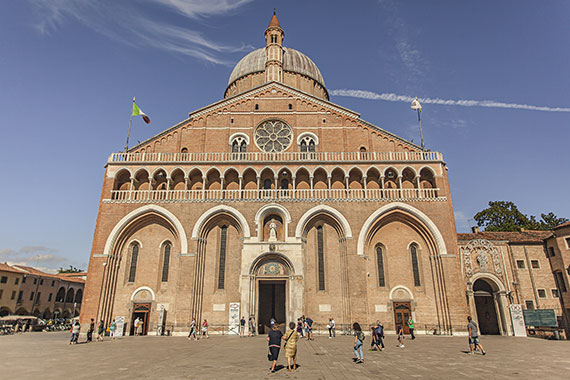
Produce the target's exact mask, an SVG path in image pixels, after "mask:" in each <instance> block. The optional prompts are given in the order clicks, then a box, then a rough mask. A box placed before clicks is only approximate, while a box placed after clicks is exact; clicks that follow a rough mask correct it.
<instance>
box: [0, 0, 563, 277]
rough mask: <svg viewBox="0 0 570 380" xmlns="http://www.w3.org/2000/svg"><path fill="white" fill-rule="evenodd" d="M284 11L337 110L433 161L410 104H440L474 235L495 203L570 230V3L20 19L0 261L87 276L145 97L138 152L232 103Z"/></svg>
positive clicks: (86, 4) (208, 1)
mask: <svg viewBox="0 0 570 380" xmlns="http://www.w3.org/2000/svg"><path fill="white" fill-rule="evenodd" d="M274 7H276V8H277V12H278V17H279V21H280V22H281V25H282V27H283V29H284V30H285V45H286V46H290V47H293V48H295V49H298V50H300V51H302V52H304V53H306V54H307V55H308V56H310V57H311V58H312V59H313V60H314V61H315V63H316V64H317V65H318V66H319V68H320V70H321V72H322V74H323V76H324V78H325V82H326V85H327V88H328V89H329V91H330V92H331V93H332V94H337V95H333V96H332V97H331V100H332V101H333V102H334V103H337V104H340V105H342V106H345V107H347V108H350V109H352V110H355V111H357V112H359V113H361V115H362V118H363V119H365V120H367V121H369V122H372V123H374V124H376V125H378V126H380V127H382V128H384V129H386V130H388V131H390V132H393V133H396V134H398V135H400V136H402V137H404V138H407V139H413V140H414V142H417V143H419V133H418V130H417V119H416V116H415V114H414V113H413V111H412V110H410V108H409V102H408V101H407V100H406V99H407V97H410V96H418V97H420V98H429V99H432V100H431V101H427V102H424V104H423V105H424V108H423V113H422V126H423V128H424V139H425V143H426V146H427V147H428V148H430V149H432V150H437V151H441V152H442V153H443V154H444V158H445V159H446V161H447V163H448V166H449V176H450V180H451V191H452V198H453V204H454V208H455V213H456V218H457V227H458V230H459V231H460V232H461V231H463V232H464V231H467V229H468V227H469V225H472V224H473V220H470V219H471V218H472V217H473V215H474V214H475V213H476V212H477V211H479V210H481V209H483V208H485V207H486V205H487V202H488V201H490V200H512V201H514V202H515V203H516V204H517V205H518V206H519V208H520V209H521V210H522V211H523V212H524V213H527V214H532V215H539V214H540V213H542V212H549V211H553V212H554V213H556V214H557V215H558V216H565V217H570V202H569V201H568V193H569V189H570V175H569V168H570V156H569V154H568V151H569V149H568V146H569V142H570V128H569V118H570V112H569V111H570V110H569V109H568V108H569V107H570V98H569V96H568V94H569V93H570V81H569V78H570V77H569V74H568V67H570V49H568V46H570V2H568V1H564V0H559V1H555V0H550V1H547V2H545V1H538V0H537V1H530V0H529V1H515V0H511V1H508V0H503V1H490V0H489V1H481V0H479V1H475V0H473V1H453V0H447V1H443V0H441V1H437V0H434V1H429V2H428V1H395V0H385V1H367V0H362V1H331V0H328V1H325V0H323V1H320V0H319V1H306V0H305V1H291V0H289V1H262V0H257V1H254V0H241V1H230V0H204V1H198V0H131V1H119V0H116V1H111V0H108V1H107V0H98V1H95V0H22V1H7V2H6V1H5V2H2V3H1V4H0V115H2V121H1V125H2V136H3V142H4V144H3V145H4V146H3V149H1V150H0V162H1V165H2V173H3V174H4V178H3V181H2V182H3V186H1V187H0V199H1V203H0V208H1V213H0V214H1V215H2V216H3V218H1V219H0V261H2V262H3V261H6V260H8V261H11V262H20V263H27V264H31V265H37V266H38V267H43V268H58V267H59V266H67V265H70V264H72V265H76V266H80V267H82V268H84V269H85V268H86V267H87V262H88V258H89V253H90V249H91V243H92V236H93V230H94V226H95V220H96V216H97V207H98V202H99V198H100V192H101V184H102V179H103V173H104V164H105V162H106V159H107V157H108V155H109V154H110V153H111V152H117V151H120V150H121V149H122V148H123V146H124V144H125V138H126V132H127V127H128V119H129V114H130V103H131V99H132V97H133V96H135V95H136V97H137V103H138V104H139V105H140V106H141V108H142V109H143V110H144V112H145V113H147V114H148V115H149V116H150V117H151V119H152V123H151V124H150V126H147V125H145V124H144V123H143V122H142V120H140V119H139V120H135V121H134V123H133V133H132V135H131V142H134V143H136V141H137V140H140V141H142V140H144V139H146V138H148V137H151V136H153V135H154V134H156V133H159V132H160V131H162V130H164V129H166V128H168V127H170V126H172V125H174V124H176V123H177V122H179V121H181V120H183V119H184V118H185V117H186V116H187V115H188V112H190V111H192V110H195V109H198V108H200V107H203V106H205V105H208V104H210V103H213V102H215V101H217V100H219V99H221V98H222V96H223V92H224V89H225V86H226V84H227V79H228V77H229V74H230V72H231V69H232V67H233V65H234V64H235V63H236V62H237V61H238V60H239V59H240V58H241V57H242V56H243V55H245V54H246V53H247V52H248V51H250V50H252V49H253V48H257V47H261V46H263V44H264V40H263V31H264V29H265V28H266V26H267V24H268V22H269V20H270V17H271V12H272V11H273V8H274ZM340 90H345V91H340ZM340 94H343V95H342V96H341V95H340ZM387 94H396V95H401V96H403V98H401V99H403V101H389V100H386V99H393V98H394V96H392V95H387ZM346 95H349V96H346ZM434 99H435V100H434ZM437 99H445V100H448V102H442V101H439V100H437ZM459 100H468V101H473V102H463V104H465V103H466V104H467V105H469V106H463V105H457V103H458V102H457V101H459ZM482 101H491V102H487V103H481V102H482ZM442 103H444V104H442ZM497 103H506V104H507V105H506V106H505V105H503V106H501V105H500V104H497ZM498 106H501V107H498ZM528 106H540V107H546V109H545V110H535V109H532V108H533V107H528ZM529 108H530V109H529ZM559 108H562V110H560V109H559Z"/></svg>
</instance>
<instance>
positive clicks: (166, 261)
mask: <svg viewBox="0 0 570 380" xmlns="http://www.w3.org/2000/svg"><path fill="white" fill-rule="evenodd" d="M170 249H171V244H170V243H166V244H165V245H164V248H163V256H162V282H168V270H169V268H170Z"/></svg>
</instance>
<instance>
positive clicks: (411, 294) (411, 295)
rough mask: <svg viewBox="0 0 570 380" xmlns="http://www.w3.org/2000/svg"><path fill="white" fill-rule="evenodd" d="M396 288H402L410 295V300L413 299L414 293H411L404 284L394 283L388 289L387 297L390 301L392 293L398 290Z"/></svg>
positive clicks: (392, 296) (392, 297)
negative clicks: (394, 284)
mask: <svg viewBox="0 0 570 380" xmlns="http://www.w3.org/2000/svg"><path fill="white" fill-rule="evenodd" d="M398 289H404V290H405V291H406V292H407V293H408V294H409V295H410V301H412V300H413V299H414V293H412V291H411V290H410V289H409V288H408V287H407V286H404V285H396V286H394V287H393V288H392V289H391V290H390V294H389V295H388V299H389V300H390V301H391V300H393V299H394V293H395V292H396V291H397V290H398Z"/></svg>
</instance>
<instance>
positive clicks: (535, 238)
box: [457, 231, 552, 243]
mask: <svg viewBox="0 0 570 380" xmlns="http://www.w3.org/2000/svg"><path fill="white" fill-rule="evenodd" d="M550 236H552V231H520V232H507V231H504V232H503V231H501V232H499V231H482V232H478V233H466V234H457V240H459V241H466V240H472V239H486V240H501V241H508V242H511V243H540V242H542V241H543V240H544V239H547V238H549V237H550Z"/></svg>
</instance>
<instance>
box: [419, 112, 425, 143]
mask: <svg viewBox="0 0 570 380" xmlns="http://www.w3.org/2000/svg"><path fill="white" fill-rule="evenodd" d="M420 113H421V108H418V124H419V125H420V136H421V138H422V151H423V150H425V149H424V133H423V131H422V119H421V118H420Z"/></svg>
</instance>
